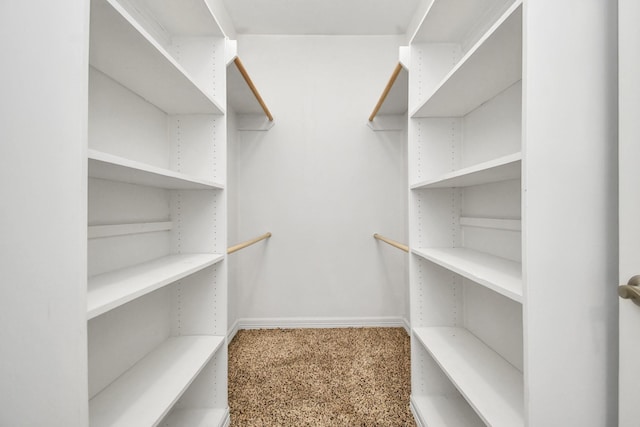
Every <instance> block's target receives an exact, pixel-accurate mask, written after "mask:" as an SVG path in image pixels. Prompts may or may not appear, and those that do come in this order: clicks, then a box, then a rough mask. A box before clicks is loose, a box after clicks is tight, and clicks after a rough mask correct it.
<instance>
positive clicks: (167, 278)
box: [87, 254, 224, 319]
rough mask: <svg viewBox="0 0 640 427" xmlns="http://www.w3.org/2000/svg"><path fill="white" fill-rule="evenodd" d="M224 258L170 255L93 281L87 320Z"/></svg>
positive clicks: (89, 287) (89, 291)
mask: <svg viewBox="0 0 640 427" xmlns="http://www.w3.org/2000/svg"><path fill="white" fill-rule="evenodd" d="M223 259H224V255H219V254H184V255H170V256H167V257H163V258H160V259H156V260H153V261H149V262H146V263H144V264H139V265H135V266H133V267H128V268H124V269H121V270H116V271H113V272H109V273H105V274H100V275H97V276H93V277H90V278H89V280H88V286H87V287H88V290H87V318H88V319H92V318H94V317H96V316H99V315H101V314H103V313H106V312H107V311H109V310H113V309H114V308H116V307H119V306H121V305H123V304H126V303H128V302H129V301H132V300H134V299H136V298H139V297H141V296H143V295H146V294H148V293H149V292H153V291H155V290H156V289H159V288H161V287H163V286H166V285H169V284H171V283H173V282H175V281H176V280H180V279H182V278H184V277H186V276H188V275H190V274H193V273H195V272H197V271H200V270H202V269H204V268H206V267H209V266H210V265H213V264H215V263H217V262H220V261H222V260H223Z"/></svg>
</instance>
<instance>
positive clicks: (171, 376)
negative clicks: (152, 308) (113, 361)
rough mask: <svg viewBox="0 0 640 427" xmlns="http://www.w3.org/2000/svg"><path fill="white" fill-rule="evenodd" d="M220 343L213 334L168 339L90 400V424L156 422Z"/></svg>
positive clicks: (92, 426)
mask: <svg viewBox="0 0 640 427" xmlns="http://www.w3.org/2000/svg"><path fill="white" fill-rule="evenodd" d="M223 343H224V337H216V336H183V337H173V338H169V339H168V340H167V341H165V342H164V343H163V344H162V345H160V346H159V347H158V348H157V349H156V350H154V351H153V352H152V353H150V354H148V355H147V356H146V357H144V358H143V359H142V360H140V361H139V362H138V363H136V364H135V365H134V366H133V367H132V368H131V369H129V370H128V371H127V372H125V373H124V374H123V375H122V376H120V377H119V378H118V379H117V380H115V381H114V382H113V383H111V384H110V385H109V386H107V388H105V389H104V390H102V391H101V392H100V393H98V394H97V395H96V396H95V397H94V398H93V399H91V400H90V401H89V424H90V425H91V427H103V426H105V427H106V426H109V427H116V426H122V427H124V426H154V425H157V424H158V423H159V422H160V421H161V420H162V418H163V417H165V416H166V415H167V413H169V411H170V410H171V408H172V406H173V405H174V404H175V403H176V401H177V400H178V399H179V398H180V396H181V395H182V394H183V393H184V391H185V390H186V389H187V387H189V385H190V384H191V383H192V382H193V380H194V379H195V378H196V377H197V375H198V374H199V373H200V371H201V370H202V368H204V366H205V365H206V364H207V362H208V361H209V360H211V358H212V357H213V355H214V354H215V352H216V351H217V350H218V349H219V348H220V347H221V346H222V344H223Z"/></svg>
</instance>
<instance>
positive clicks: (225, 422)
mask: <svg viewBox="0 0 640 427" xmlns="http://www.w3.org/2000/svg"><path fill="white" fill-rule="evenodd" d="M230 425H231V413H230V411H229V408H226V409H225V414H224V417H223V418H222V420H221V421H220V424H218V427H229V426H230Z"/></svg>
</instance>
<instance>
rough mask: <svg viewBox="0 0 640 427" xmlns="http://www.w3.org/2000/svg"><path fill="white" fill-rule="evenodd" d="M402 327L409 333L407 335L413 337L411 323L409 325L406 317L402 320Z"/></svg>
mask: <svg viewBox="0 0 640 427" xmlns="http://www.w3.org/2000/svg"><path fill="white" fill-rule="evenodd" d="M402 327H403V328H404V330H405V331H407V335H409V336H411V323H409V320H407V318H406V317H404V318H402Z"/></svg>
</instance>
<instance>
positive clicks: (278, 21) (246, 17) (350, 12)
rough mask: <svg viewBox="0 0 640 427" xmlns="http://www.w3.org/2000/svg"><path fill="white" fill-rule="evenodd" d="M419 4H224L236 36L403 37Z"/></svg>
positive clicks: (337, 0)
mask: <svg viewBox="0 0 640 427" xmlns="http://www.w3.org/2000/svg"><path fill="white" fill-rule="evenodd" d="M418 2H419V0H224V3H225V6H226V8H227V10H228V12H229V15H230V16H231V19H232V21H233V23H234V26H235V28H236V31H237V32H238V33H239V34H304V35H307V34H326V35H385V34H404V33H406V31H407V26H408V25H409V23H410V22H411V18H412V16H413V13H414V12H415V10H416V8H417V6H418Z"/></svg>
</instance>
